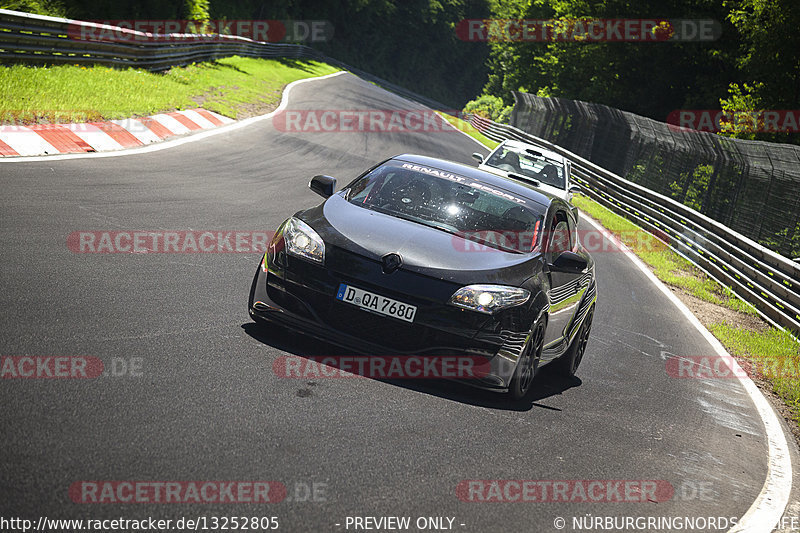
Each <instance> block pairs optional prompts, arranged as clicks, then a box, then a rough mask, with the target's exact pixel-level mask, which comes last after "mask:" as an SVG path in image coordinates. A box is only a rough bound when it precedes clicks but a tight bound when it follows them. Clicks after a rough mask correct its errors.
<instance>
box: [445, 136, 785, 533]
mask: <svg viewBox="0 0 800 533" xmlns="http://www.w3.org/2000/svg"><path fill="white" fill-rule="evenodd" d="M448 124H449V122H448ZM450 125H451V126H453V125H452V124H450ZM453 128H454V129H455V130H457V131H459V132H461V133H462V134H464V135H466V136H467V137H468V138H469V139H471V140H473V141H474V142H476V143H478V144H479V145H481V146H483V147H484V148H486V149H487V150H489V151H491V150H492V149H491V148H489V147H488V146H486V145H485V144H483V143H482V142H480V141H479V140H478V139H476V138H474V137H472V136H471V135H469V134H468V133H466V132H464V131H461V130H460V129H459V128H456V127H455V126H453ZM581 219H585V220H586V221H587V222H589V223H590V224H592V225H593V226H594V227H595V228H597V230H598V231H600V232H601V233H602V234H603V235H604V236H605V237H606V238H610V239H612V240H613V241H614V242H616V243H617V245H618V246H619V247H620V250H622V251H623V252H625V255H626V256H628V258H629V259H630V260H631V261H632V262H633V264H634V265H636V267H637V268H638V269H639V270H641V271H642V272H643V273H644V275H645V276H646V277H647V279H649V280H650V281H651V282H652V283H653V284H654V285H655V286H656V287H658V289H659V290H660V291H661V292H663V293H664V294H665V295H666V296H667V298H669V300H670V301H671V302H672V303H673V304H674V305H675V306H676V307H677V308H678V310H680V311H681V313H683V315H684V316H685V317H686V319H687V320H689V322H690V323H691V324H692V325H693V326H694V327H695V328H696V329H697V330H698V331H699V332H700V334H701V335H702V336H703V337H704V338H705V339H706V341H708V343H709V344H710V345H711V347H712V348H713V349H714V351H716V352H717V355H719V356H721V357H722V360H723V361H725V362H726V364H728V366H729V367H731V370H732V371H733V372H734V375H736V376H738V379H739V382H740V383H741V384H742V387H743V388H744V389H745V391H747V394H748V395H749V396H750V398H751V399H752V400H753V404H754V405H755V408H756V411H758V414H759V416H760V417H761V421H762V422H763V424H764V431H765V433H766V434H767V451H768V454H769V455H768V459H767V477H766V479H765V480H764V485H763V486H762V487H761V492H759V494H758V496H757V497H756V499H755V501H754V502H753V504H752V505H751V506H750V508H749V509H748V510H747V512H745V514H744V515H742V517H741V519H739V522H738V523H737V524H736V526H734V527H733V528H731V529H730V530H729V531H728V533H740V532H745V531H746V532H749V533H756V532H758V533H770V532H771V531H772V530H773V529H774V528H775V526H777V525H778V523H779V522H780V520H781V517H782V516H783V513H784V512H785V511H786V507H787V505H788V504H789V496H790V495H791V491H792V460H791V457H790V455H789V444H788V442H786V435H785V434H784V432H783V428H782V427H781V422H780V420H779V419H778V417H777V415H776V414H775V411H774V409H773V408H772V406H771V405H770V403H769V401H767V399H766V397H765V396H764V394H763V393H762V392H761V390H759V388H758V387H757V386H756V385H755V383H753V380H751V379H750V378H749V377H747V375H746V374H745V373H744V372H743V371H742V369H741V367H739V363H737V362H736V360H735V359H734V358H733V357H732V356H731V355H730V354H729V353H728V351H727V350H726V349H725V347H724V346H722V343H721V342H719V339H717V338H716V337H715V336H714V335H713V334H712V333H711V332H710V331H709V330H708V328H706V327H705V326H704V325H703V324H702V323H700V320H698V318H697V317H696V316H695V315H694V313H692V312H691V311H690V310H689V308H688V307H686V304H684V303H683V302H682V301H681V300H680V299H679V298H678V297H677V296H675V294H674V293H673V292H672V291H671V290H670V289H669V288H668V287H667V286H666V285H665V284H664V283H663V282H662V281H661V280H660V279H658V278H657V277H656V275H655V274H653V272H652V271H651V270H650V269H649V268H647V265H645V264H644V262H643V261H642V260H641V259H639V257H638V256H636V255H635V254H634V253H633V252H632V251H631V250H630V249H629V248H628V247H627V246H625V244H623V243H622V242H620V241H618V240H617V239H616V238H614V237H613V235H612V234H611V233H610V232H609V231H608V230H607V229H606V228H604V227H603V226H602V225H601V224H600V223H599V222H597V221H596V220H594V219H593V218H591V217H589V216H587V215H585V214H584V213H581ZM743 376H744V377H743Z"/></svg>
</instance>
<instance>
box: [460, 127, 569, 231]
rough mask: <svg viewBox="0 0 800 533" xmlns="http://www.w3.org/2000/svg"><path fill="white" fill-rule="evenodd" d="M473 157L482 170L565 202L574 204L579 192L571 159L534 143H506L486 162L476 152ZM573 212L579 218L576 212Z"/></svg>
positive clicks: (487, 157) (494, 151)
mask: <svg viewBox="0 0 800 533" xmlns="http://www.w3.org/2000/svg"><path fill="white" fill-rule="evenodd" d="M472 157H473V158H475V159H476V160H477V161H478V163H479V165H478V168H480V169H481V170H485V171H487V172H491V173H493V174H497V175H500V176H503V177H505V178H509V179H514V180H518V181H524V182H526V183H529V184H531V185H535V186H536V187H537V188H539V189H540V190H542V191H543V192H545V193H546V194H551V195H554V196H558V197H559V198H561V199H562V200H564V201H566V202H572V195H573V194H574V193H576V192H578V191H579V190H580V188H579V187H578V186H577V185H575V184H574V183H573V182H572V175H571V174H572V164H571V163H570V161H569V159H567V158H565V157H563V156H561V155H559V154H557V153H555V152H552V151H550V150H546V149H544V148H541V147H539V146H536V145H533V144H528V143H524V142H520V141H513V140H505V141H503V142H502V143H500V145H499V146H498V147H497V148H495V149H494V150H492V153H490V154H489V155H488V156H486V158H485V159H484V157H483V156H482V155H481V154H479V153H477V152H476V153H474V154H472ZM574 213H575V215H576V216H577V209H575V210H574Z"/></svg>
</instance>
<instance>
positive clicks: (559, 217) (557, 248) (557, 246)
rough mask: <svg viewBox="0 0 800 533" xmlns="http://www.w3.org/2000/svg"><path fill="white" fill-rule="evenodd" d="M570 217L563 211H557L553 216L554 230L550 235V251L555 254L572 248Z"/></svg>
mask: <svg viewBox="0 0 800 533" xmlns="http://www.w3.org/2000/svg"><path fill="white" fill-rule="evenodd" d="M567 220H568V217H567V215H566V213H564V212H563V211H556V213H555V215H554V217H553V231H552V235H551V236H550V250H549V251H550V253H552V254H553V255H554V256H556V255H558V254H560V253H561V252H566V251H569V250H572V245H573V244H574V243H573V242H572V234H571V233H570V228H569V223H568V222H567Z"/></svg>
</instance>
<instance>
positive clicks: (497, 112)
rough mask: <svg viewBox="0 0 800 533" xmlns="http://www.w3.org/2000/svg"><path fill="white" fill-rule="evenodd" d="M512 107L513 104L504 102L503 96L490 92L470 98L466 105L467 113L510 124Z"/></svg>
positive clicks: (465, 110)
mask: <svg viewBox="0 0 800 533" xmlns="http://www.w3.org/2000/svg"><path fill="white" fill-rule="evenodd" d="M511 109H512V108H511V106H507V105H504V104H503V99H502V98H500V97H498V96H492V95H490V94H483V95H481V96H479V97H478V98H476V99H475V100H470V101H469V102H467V104H466V105H465V106H464V112H465V113H470V114H475V115H480V116H482V117H484V118H488V119H490V120H493V121H494V122H500V123H502V124H508V119H509V117H510V116H511Z"/></svg>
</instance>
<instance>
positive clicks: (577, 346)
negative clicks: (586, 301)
mask: <svg viewBox="0 0 800 533" xmlns="http://www.w3.org/2000/svg"><path fill="white" fill-rule="evenodd" d="M593 318H594V304H592V306H591V307H590V308H589V310H588V311H587V312H586V318H584V319H583V324H581V328H580V330H579V331H578V334H577V335H575V339H574V340H573V341H572V346H570V347H569V349H568V350H567V353H565V354H564V355H562V356H561V359H560V360H559V362H558V363H559V364H558V370H559V373H561V375H563V376H566V377H572V376H574V375H575V372H577V371H578V365H580V364H581V361H582V360H583V354H584V353H586V343H588V342H589V334H590V333H591V332H592V319H593Z"/></svg>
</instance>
